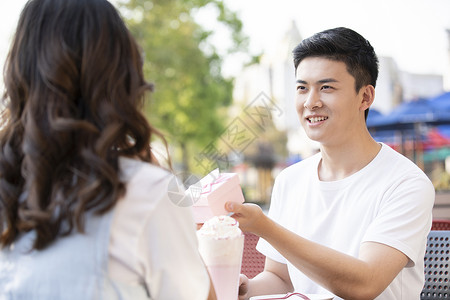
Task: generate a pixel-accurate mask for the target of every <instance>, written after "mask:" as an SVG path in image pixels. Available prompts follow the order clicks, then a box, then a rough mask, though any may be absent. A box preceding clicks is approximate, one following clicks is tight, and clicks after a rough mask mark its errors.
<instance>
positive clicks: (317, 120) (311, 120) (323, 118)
mask: <svg viewBox="0 0 450 300" xmlns="http://www.w3.org/2000/svg"><path fill="white" fill-rule="evenodd" d="M326 119H328V118H327V117H313V118H308V120H309V122H311V123H316V122H320V121H324V120H326Z"/></svg>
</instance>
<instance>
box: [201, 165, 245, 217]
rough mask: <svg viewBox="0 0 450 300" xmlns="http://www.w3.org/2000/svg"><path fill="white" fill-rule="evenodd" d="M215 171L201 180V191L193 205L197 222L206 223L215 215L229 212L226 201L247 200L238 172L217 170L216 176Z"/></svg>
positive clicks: (238, 201)
mask: <svg viewBox="0 0 450 300" xmlns="http://www.w3.org/2000/svg"><path fill="white" fill-rule="evenodd" d="M213 172H214V171H213ZM213 172H211V173H210V174H208V175H207V176H205V177H204V178H202V180H200V183H201V193H200V195H199V198H198V200H197V201H196V202H195V203H194V205H193V215H194V220H195V222H196V223H204V222H205V221H207V220H208V219H210V218H212V217H214V216H220V215H227V214H229V212H228V211H227V210H225V202H228V201H231V202H237V203H243V202H244V201H245V200H244V195H242V189H241V186H240V185H239V176H238V174H236V173H220V174H219V173H218V172H216V174H215V176H214V173H213Z"/></svg>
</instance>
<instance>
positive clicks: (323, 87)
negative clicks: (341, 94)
mask: <svg viewBox="0 0 450 300" xmlns="http://www.w3.org/2000/svg"><path fill="white" fill-rule="evenodd" d="M329 89H332V87H331V86H329V85H324V86H322V90H329Z"/></svg>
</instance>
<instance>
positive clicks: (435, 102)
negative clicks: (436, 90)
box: [430, 92, 450, 112]
mask: <svg viewBox="0 0 450 300" xmlns="http://www.w3.org/2000/svg"><path fill="white" fill-rule="evenodd" d="M430 104H431V105H432V106H433V107H436V108H437V109H439V110H440V111H443V112H450V92H446V93H443V94H440V95H439V96H436V97H434V98H431V99H430Z"/></svg>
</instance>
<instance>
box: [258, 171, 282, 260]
mask: <svg viewBox="0 0 450 300" xmlns="http://www.w3.org/2000/svg"><path fill="white" fill-rule="evenodd" d="M278 178H279V177H277V179H275V183H274V186H273V190H272V197H271V200H270V208H269V212H268V214H267V215H268V217H269V218H271V219H272V220H274V221H275V222H277V223H279V221H280V220H281V215H282V210H281V208H282V206H281V203H280V200H281V197H280V195H279V191H280V189H281V187H280V180H279V179H278ZM256 250H258V251H259V252H261V253H262V254H264V255H265V256H266V257H268V258H270V259H272V260H274V261H276V262H279V263H283V264H287V260H286V259H285V258H284V256H283V255H281V254H280V253H279V252H278V251H277V250H276V249H275V248H274V247H272V245H271V244H269V243H268V242H267V241H266V240H264V239H262V238H260V239H259V241H258V244H257V245H256Z"/></svg>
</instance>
